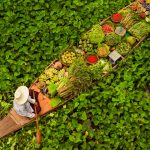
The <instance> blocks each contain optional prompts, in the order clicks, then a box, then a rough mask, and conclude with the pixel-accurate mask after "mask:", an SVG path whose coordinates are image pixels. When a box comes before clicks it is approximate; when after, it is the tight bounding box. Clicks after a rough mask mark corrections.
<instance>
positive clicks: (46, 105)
mask: <svg viewBox="0 0 150 150" xmlns="http://www.w3.org/2000/svg"><path fill="white" fill-rule="evenodd" d="M131 5H132V3H131V4H130V5H128V6H127V7H125V8H128V7H130V6H131ZM108 19H110V17H108V18H106V19H105V20H103V21H102V22H100V25H102V24H104V23H105V22H106V21H107V20H108ZM146 37H147V35H145V36H144V37H142V38H141V39H140V40H138V42H137V43H136V44H135V45H134V46H133V47H132V50H131V51H130V52H129V53H128V54H127V55H126V56H124V57H122V58H123V59H125V57H127V56H128V55H129V54H130V53H132V52H133V50H134V49H135V48H137V47H138V46H139V45H140V43H141V42H142V41H143V40H144V39H145V38H146ZM54 62H55V61H54ZM54 62H52V63H51V64H50V65H49V66H48V67H47V68H49V67H51V66H52V65H53V63H54ZM116 67H117V65H115V66H114V67H113V69H115V68H116ZM47 68H46V69H47ZM108 74H109V73H107V74H104V75H103V76H104V77H106V76H107V75H108ZM37 82H38V79H36V80H35V82H34V83H33V84H32V85H31V86H30V89H33V90H34V91H37V92H39V96H38V99H39V103H40V106H41V111H40V113H39V115H40V116H44V115H46V114H47V113H49V112H51V111H55V110H57V109H58V108H59V107H61V106H63V105H64V104H66V103H67V102H68V101H70V100H71V99H68V100H65V101H64V102H62V103H60V104H59V105H58V106H56V107H52V106H51V104H50V101H51V99H50V98H49V97H47V96H46V95H44V94H43V93H42V92H41V91H40V89H39V88H38V87H37V86H36V83H37ZM34 121H35V118H33V119H29V118H27V117H23V116H20V115H18V114H17V113H16V112H15V110H14V109H13V108H12V109H11V110H10V111H9V113H8V115H7V116H5V117H4V118H3V119H2V120H1V121H0V138H2V137H5V136H6V135H9V134H10V133H13V132H15V131H17V130H19V129H21V128H23V127H24V126H26V125H28V124H30V123H32V122H34Z"/></svg>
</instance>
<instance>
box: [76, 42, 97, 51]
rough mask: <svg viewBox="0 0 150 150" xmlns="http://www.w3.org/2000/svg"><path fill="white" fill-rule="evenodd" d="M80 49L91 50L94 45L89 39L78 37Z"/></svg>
mask: <svg viewBox="0 0 150 150" xmlns="http://www.w3.org/2000/svg"><path fill="white" fill-rule="evenodd" d="M78 47H79V48H80V49H82V50H84V51H85V52H90V51H92V50H93V48H94V46H93V44H92V43H90V40H89V39H85V40H83V39H80V41H79V46H78Z"/></svg>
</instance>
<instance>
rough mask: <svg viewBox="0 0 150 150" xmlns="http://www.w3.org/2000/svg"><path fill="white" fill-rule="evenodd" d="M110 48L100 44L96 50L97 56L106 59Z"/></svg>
mask: <svg viewBox="0 0 150 150" xmlns="http://www.w3.org/2000/svg"><path fill="white" fill-rule="evenodd" d="M109 49H110V47H109V46H108V45H107V44H104V43H103V44H102V45H101V46H100V47H99V48H98V49H97V55H98V56H99V57H107V56H108V55H109V53H110V51H109Z"/></svg>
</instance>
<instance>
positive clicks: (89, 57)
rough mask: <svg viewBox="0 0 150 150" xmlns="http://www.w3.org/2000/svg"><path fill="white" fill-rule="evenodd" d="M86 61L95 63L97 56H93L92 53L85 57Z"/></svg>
mask: <svg viewBox="0 0 150 150" xmlns="http://www.w3.org/2000/svg"><path fill="white" fill-rule="evenodd" d="M87 61H88V62H89V63H96V62H97V57H96V56H94V55H91V56H88V57H87Z"/></svg>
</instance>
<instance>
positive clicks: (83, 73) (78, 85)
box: [57, 59, 92, 100]
mask: <svg viewBox="0 0 150 150" xmlns="http://www.w3.org/2000/svg"><path fill="white" fill-rule="evenodd" d="M68 73H69V75H68V77H67V82H66V83H65V84H63V82H64V81H63V80H62V81H61V83H60V84H61V85H62V86H59V88H58V89H57V91H58V95H59V96H60V97H62V98H64V99H68V100H69V99H72V98H74V97H75V96H78V95H79V94H80V93H81V92H84V91H87V90H88V88H89V87H90V86H91V85H92V74H91V73H90V70H89V68H88V66H87V65H86V63H85V62H84V60H83V59H77V60H76V61H75V62H74V63H73V64H72V65H71V66H70V67H69V68H68Z"/></svg>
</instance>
